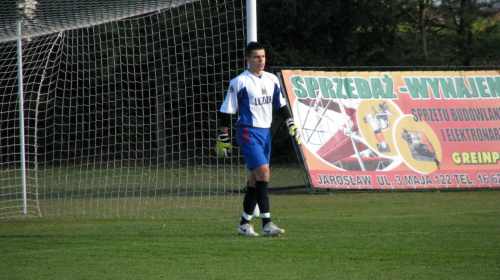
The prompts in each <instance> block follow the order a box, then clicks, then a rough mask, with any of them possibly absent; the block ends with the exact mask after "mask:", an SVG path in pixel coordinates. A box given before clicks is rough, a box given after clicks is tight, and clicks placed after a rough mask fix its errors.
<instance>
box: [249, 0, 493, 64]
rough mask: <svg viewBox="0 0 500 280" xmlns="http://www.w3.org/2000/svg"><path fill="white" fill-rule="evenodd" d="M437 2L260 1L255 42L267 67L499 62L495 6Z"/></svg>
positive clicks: (468, 0) (451, 0)
mask: <svg viewBox="0 0 500 280" xmlns="http://www.w3.org/2000/svg"><path fill="white" fill-rule="evenodd" d="M441 2H442V3H441V5H437V4H436V3H434V1H429V0H426V1H423V0H422V1H415V0H400V1H397V0H389V1H369V0H359V1H329V0H308V1H302V0H272V1H271V0H263V1H259V5H258V9H259V11H258V15H259V17H258V18H259V25H258V26H259V40H260V41H261V42H262V43H264V44H265V45H266V46H267V47H268V49H269V63H270V64H271V65H273V66H325V67H335V66H424V65H429V66H473V65H492V66H496V65H498V64H500V48H498V47H493V46H499V45H500V25H499V24H500V11H498V10H493V9H491V8H488V7H491V6H484V5H483V6H480V5H478V4H476V3H475V2H474V1H472V0H461V1H459V0H447V1H441ZM486 8H488V9H486ZM422 12H423V13H424V15H423V16H422V17H421V16H420V15H421V13H422ZM271 19H272V20H271ZM421 27H423V29H422V28H421ZM423 31H425V32H423ZM423 36H424V38H423ZM423 39H425V40H423ZM424 41H425V43H426V44H427V50H424V49H423V43H424Z"/></svg>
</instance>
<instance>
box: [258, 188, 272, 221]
mask: <svg viewBox="0 0 500 280" xmlns="http://www.w3.org/2000/svg"><path fill="white" fill-rule="evenodd" d="M267 185H268V183H267V182H265V181H257V182H256V185H255V191H256V192H257V194H256V195H257V204H259V209H260V213H261V215H262V214H266V213H267V214H269V213H270V206H269V195H268V193H267ZM270 221H271V218H270V217H268V218H264V217H263V218H262V227H264V226H265V225H266V224H267V223H269V222H270Z"/></svg>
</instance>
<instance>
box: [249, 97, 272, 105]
mask: <svg viewBox="0 0 500 280" xmlns="http://www.w3.org/2000/svg"><path fill="white" fill-rule="evenodd" d="M253 100H254V103H255V105H265V104H269V103H272V102H273V97H272V96H264V97H257V98H254V99H253Z"/></svg>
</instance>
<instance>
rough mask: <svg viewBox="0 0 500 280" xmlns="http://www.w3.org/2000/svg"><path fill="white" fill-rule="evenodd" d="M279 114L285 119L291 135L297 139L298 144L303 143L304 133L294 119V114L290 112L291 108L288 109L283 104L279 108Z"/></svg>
mask: <svg viewBox="0 0 500 280" xmlns="http://www.w3.org/2000/svg"><path fill="white" fill-rule="evenodd" d="M278 114H279V115H280V116H281V117H282V118H283V120H284V121H285V123H286V126H287V127H288V132H289V133H290V136H292V137H293V138H294V139H295V141H296V142H297V144H299V145H300V144H302V133H300V129H299V127H298V126H296V125H295V122H294V121H293V118H292V115H291V114H290V110H288V107H287V106H281V107H280V108H279V109H278Z"/></svg>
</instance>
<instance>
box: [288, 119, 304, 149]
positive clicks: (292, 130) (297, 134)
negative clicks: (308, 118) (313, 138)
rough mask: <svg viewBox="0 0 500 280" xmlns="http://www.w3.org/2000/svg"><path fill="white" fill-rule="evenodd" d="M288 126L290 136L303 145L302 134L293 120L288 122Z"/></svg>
mask: <svg viewBox="0 0 500 280" xmlns="http://www.w3.org/2000/svg"><path fill="white" fill-rule="evenodd" d="M286 126H288V131H289V132H290V136H293V138H294V139H295V141H296V142H297V144H299V145H300V144H302V134H301V133H300V129H299V128H298V127H297V126H296V125H295V123H294V122H293V120H292V119H289V120H287V121H286Z"/></svg>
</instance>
